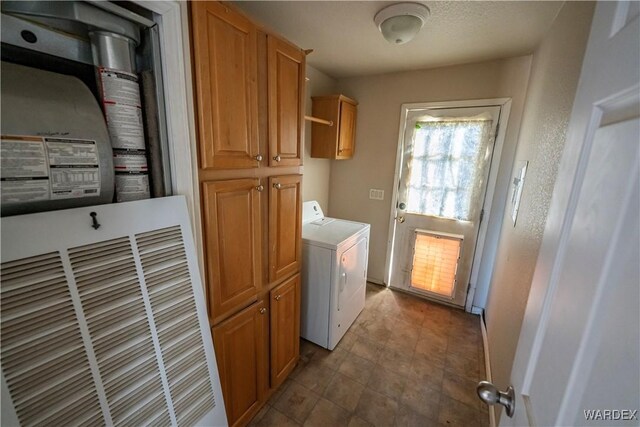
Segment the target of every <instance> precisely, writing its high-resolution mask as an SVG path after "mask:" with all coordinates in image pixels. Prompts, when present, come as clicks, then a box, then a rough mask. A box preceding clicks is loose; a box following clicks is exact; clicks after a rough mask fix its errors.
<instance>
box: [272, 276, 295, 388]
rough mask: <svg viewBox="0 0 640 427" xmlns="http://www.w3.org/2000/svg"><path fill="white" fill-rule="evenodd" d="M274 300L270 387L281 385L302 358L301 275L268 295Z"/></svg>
mask: <svg viewBox="0 0 640 427" xmlns="http://www.w3.org/2000/svg"><path fill="white" fill-rule="evenodd" d="M269 297H270V300H271V303H270V306H271V387H277V386H278V385H280V384H282V382H283V381H284V380H285V378H286V377H287V375H289V373H290V372H291V371H293V368H295V366H296V362H297V361H298V356H299V354H300V275H299V274H296V275H295V276H293V277H292V278H291V279H289V280H287V281H286V282H284V283H283V284H281V285H279V286H277V287H276V288H274V289H272V290H271V292H270V293H269Z"/></svg>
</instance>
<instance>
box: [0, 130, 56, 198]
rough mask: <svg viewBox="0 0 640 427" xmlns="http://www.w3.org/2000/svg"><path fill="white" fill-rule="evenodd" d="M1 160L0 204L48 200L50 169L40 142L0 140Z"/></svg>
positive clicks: (32, 138)
mask: <svg viewBox="0 0 640 427" xmlns="http://www.w3.org/2000/svg"><path fill="white" fill-rule="evenodd" d="M0 157H1V159H2V161H1V164H0V193H1V194H2V203H3V204H4V203H21V202H34V201H39V200H48V199H49V174H48V169H49V168H48V165H47V155H46V151H45V146H44V141H43V140H42V138H38V137H22V136H16V137H12V136H3V137H2V138H1V139H0Z"/></svg>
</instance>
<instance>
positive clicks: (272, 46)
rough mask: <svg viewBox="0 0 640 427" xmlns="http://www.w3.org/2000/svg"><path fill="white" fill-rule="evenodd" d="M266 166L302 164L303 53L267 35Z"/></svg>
mask: <svg viewBox="0 0 640 427" xmlns="http://www.w3.org/2000/svg"><path fill="white" fill-rule="evenodd" d="M267 76H268V77H267V91H268V106H269V107H268V109H269V112H268V115H269V119H268V127H269V165H271V166H298V165H301V164H302V149H301V147H302V139H303V138H304V88H305V54H304V52H303V51H302V50H300V49H299V48H297V47H295V46H293V45H291V44H289V43H287V42H285V41H283V40H281V39H279V38H277V37H276V36H273V35H271V34H270V35H268V36H267Z"/></svg>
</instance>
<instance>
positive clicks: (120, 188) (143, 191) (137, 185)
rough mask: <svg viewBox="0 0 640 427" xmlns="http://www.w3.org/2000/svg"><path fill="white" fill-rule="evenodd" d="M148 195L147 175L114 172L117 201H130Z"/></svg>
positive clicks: (144, 197)
mask: <svg viewBox="0 0 640 427" xmlns="http://www.w3.org/2000/svg"><path fill="white" fill-rule="evenodd" d="M149 197H150V193H149V175H144V174H129V173H125V174H123V173H116V201H117V202H130V201H133V200H142V199H148V198H149Z"/></svg>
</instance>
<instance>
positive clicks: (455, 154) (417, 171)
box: [405, 117, 492, 221]
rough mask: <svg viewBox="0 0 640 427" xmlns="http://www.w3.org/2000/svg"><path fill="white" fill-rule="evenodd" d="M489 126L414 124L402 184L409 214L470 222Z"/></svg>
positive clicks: (474, 121) (481, 122) (476, 121)
mask: <svg viewBox="0 0 640 427" xmlns="http://www.w3.org/2000/svg"><path fill="white" fill-rule="evenodd" d="M491 125H492V120H491V119H490V118H486V119H485V118H481V117H480V118H469V119H458V118H456V119H450V120H447V119H444V120H443V119H442V118H440V119H435V118H434V120H428V121H426V120H425V121H419V122H416V124H415V128H416V129H415V132H414V134H413V140H412V141H411V146H410V147H409V149H410V150H411V155H410V156H408V162H407V167H408V171H409V173H408V174H407V175H406V176H407V182H406V184H405V185H406V189H407V209H406V211H407V212H408V213H414V214H419V215H430V216H437V217H442V218H448V219H455V220H460V221H469V220H470V219H471V216H472V215H471V213H472V212H471V207H472V201H473V200H474V199H475V197H474V196H475V195H476V194H475V193H476V192H479V191H481V190H482V188H481V185H479V184H482V183H483V179H482V178H481V177H483V176H484V173H485V170H484V168H485V167H486V166H487V164H488V162H487V161H485V160H487V156H489V154H490V152H489V150H488V149H487V148H488V145H489V142H490V140H491V139H490V134H491V127H492V126H491ZM479 177H480V179H478V178H479Z"/></svg>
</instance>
